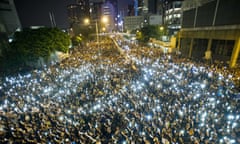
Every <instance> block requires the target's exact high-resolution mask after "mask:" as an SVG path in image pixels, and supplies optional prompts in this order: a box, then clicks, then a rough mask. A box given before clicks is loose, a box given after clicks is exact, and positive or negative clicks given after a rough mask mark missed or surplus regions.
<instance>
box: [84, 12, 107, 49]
mask: <svg viewBox="0 0 240 144" xmlns="http://www.w3.org/2000/svg"><path fill="white" fill-rule="evenodd" d="M98 21H99V20H98V19H96V20H95V26H96V36H97V48H98V50H99V54H100V49H99V29H98ZM100 22H102V23H103V24H107V23H108V17H107V16H103V17H102V18H101V19H100ZM89 23H90V20H89V19H88V18H86V19H84V24H86V25H89Z"/></svg>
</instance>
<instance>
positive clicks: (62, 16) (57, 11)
mask: <svg viewBox="0 0 240 144" xmlns="http://www.w3.org/2000/svg"><path fill="white" fill-rule="evenodd" d="M14 1H15V5H16V9H17V12H18V16H19V18H20V21H21V24H22V26H23V27H29V26H51V21H50V18H49V12H53V13H54V17H55V21H56V25H57V26H58V27H59V28H67V27H68V21H67V5H69V4H74V3H75V0H14Z"/></svg>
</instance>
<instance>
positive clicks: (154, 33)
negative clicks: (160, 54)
mask: <svg viewBox="0 0 240 144" xmlns="http://www.w3.org/2000/svg"><path fill="white" fill-rule="evenodd" d="M136 35H137V39H138V40H139V41H140V42H143V43H146V42H148V40H149V39H150V38H155V39H159V38H160V37H161V36H162V35H163V32H162V31H161V30H160V26H157V25H148V26H145V27H143V28H141V29H140V31H137V32H136Z"/></svg>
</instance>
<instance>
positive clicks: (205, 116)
mask: <svg viewBox="0 0 240 144" xmlns="http://www.w3.org/2000/svg"><path fill="white" fill-rule="evenodd" d="M131 59H132V61H134V62H135V63H136V65H137V68H138V70H137V72H131V71H125V70H124V68H123V67H122V66H119V65H117V64H111V63H107V64H94V63H88V62H84V63H83V64H82V65H81V66H79V67H63V68H62V67H54V68H45V69H44V70H36V71H32V72H31V73H28V74H24V75H21V74H19V75H18V76H13V77H10V76H8V77H5V78H3V79H2V85H1V86H0V90H1V91H3V96H2V98H1V101H0V102H1V104H0V111H1V113H2V114H8V113H12V112H14V113H17V114H19V115H24V114H26V113H35V112H38V113H43V115H50V114H51V113H52V112H53V111H56V110H55V109H58V110H57V112H56V113H57V114H56V115H54V117H57V119H56V120H57V121H58V124H59V125H61V126H63V127H65V128H66V129H67V128H68V127H71V126H78V129H79V131H80V132H82V134H83V135H85V136H86V137H88V138H90V139H92V140H93V141H95V140H96V139H97V137H94V135H96V129H98V127H100V126H103V125H108V126H109V127H110V126H111V124H109V122H110V123H111V122H113V121H114V115H116V114H120V115H121V116H123V117H124V119H120V120H119V122H121V121H125V122H126V123H127V124H125V125H122V126H121V128H120V131H122V132H123V133H125V135H128V136H129V135H130V136H131V137H139V138H142V137H152V135H155V134H156V133H158V131H159V132H162V129H163V128H164V129H166V128H167V129H168V128H171V129H172V130H173V131H174V135H177V133H178V134H179V135H181V136H186V135H187V133H188V129H186V128H185V123H191V126H190V127H191V128H192V129H193V130H194V134H196V133H214V135H216V136H215V137H213V136H210V135H206V138H205V139H208V140H213V141H214V142H216V143H225V142H229V143H235V142H236V141H237V136H239V135H237V134H235V132H236V129H239V122H240V119H239V115H240V111H239V107H240V106H239V103H238V102H237V101H236V100H235V99H232V95H235V91H234V87H233V84H232V83H231V80H230V79H231V76H227V77H224V76H223V75H221V74H218V73H216V72H214V71H213V72H212V71H211V70H209V69H207V68H205V67H198V66H195V65H194V64H184V63H183V64H175V63H171V62H165V59H164V58H155V59H150V58H141V59H139V58H138V57H134V56H132V57H131ZM168 59H169V58H168ZM43 111H44V112H43ZM82 116H91V117H92V119H94V120H89V121H88V122H85V123H82V121H84V120H83V119H82ZM101 117H103V118H104V119H106V121H109V122H101ZM193 117H194V118H193ZM13 119H14V118H13ZM15 119H18V117H15ZM189 119H190V120H189ZM96 121H97V123H96ZM123 123H124V122H123ZM84 124H85V125H90V126H92V127H91V129H88V130H86V129H84V128H83V127H84V126H83V125H84ZM176 125H177V126H176ZM16 127H17V125H15V129H16ZM119 127H120V126H119ZM203 127H205V129H203ZM50 129H52V130H54V127H51V128H50ZM220 129H221V132H220V131H219V130H220ZM0 131H1V130H0ZM39 131H41V129H39ZM133 131H137V132H138V133H135V134H134V135H132V132H133ZM154 132H156V133H154ZM91 133H94V134H93V135H90V134H91ZM234 134H235V135H237V136H234ZM119 135H120V134H119V133H117V134H116V133H112V137H114V139H115V140H116V141H118V139H116V137H119ZM232 135H233V136H232ZM191 136H193V137H194V138H196V139H201V137H198V136H197V135H191ZM155 137H157V135H156V136H155ZM189 137H190V136H189ZM159 139H161V138H160V137H159ZM118 142H120V140H119V141H118ZM125 142H126V141H125V140H123V141H122V143H125Z"/></svg>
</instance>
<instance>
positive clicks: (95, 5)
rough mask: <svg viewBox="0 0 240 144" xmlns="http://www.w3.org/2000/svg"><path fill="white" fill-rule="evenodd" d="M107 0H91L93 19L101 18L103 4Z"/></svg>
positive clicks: (91, 15) (91, 16)
mask: <svg viewBox="0 0 240 144" xmlns="http://www.w3.org/2000/svg"><path fill="white" fill-rule="evenodd" d="M104 2H105V0H89V5H90V10H89V11H90V18H91V19H92V20H97V19H100V17H101V15H102V4H103V3H104Z"/></svg>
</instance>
